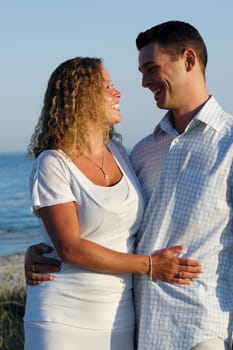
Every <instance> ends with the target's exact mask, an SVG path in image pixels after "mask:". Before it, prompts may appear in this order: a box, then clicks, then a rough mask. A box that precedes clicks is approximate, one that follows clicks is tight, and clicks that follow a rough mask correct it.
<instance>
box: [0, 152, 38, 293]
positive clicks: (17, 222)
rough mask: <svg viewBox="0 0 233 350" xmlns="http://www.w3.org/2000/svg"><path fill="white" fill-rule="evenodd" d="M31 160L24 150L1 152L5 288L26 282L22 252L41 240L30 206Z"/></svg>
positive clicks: (0, 243)
mask: <svg viewBox="0 0 233 350" xmlns="http://www.w3.org/2000/svg"><path fill="white" fill-rule="evenodd" d="M32 162H33V161H32V160H30V159H29V158H28V157H27V154H26V152H25V153H23V152H20V153H0V284H1V289H4V290H6V289H7V290H9V289H10V290H12V289H14V288H20V287H22V286H25V281H24V272H23V261H24V253H25V251H26V249H27V247H28V246H29V245H31V244H34V243H37V242H40V241H41V236H40V233H39V225H38V219H37V218H36V217H35V216H34V215H33V214H32V212H31V209H30V192H29V185H28V183H29V176H30V172H31V167H32Z"/></svg>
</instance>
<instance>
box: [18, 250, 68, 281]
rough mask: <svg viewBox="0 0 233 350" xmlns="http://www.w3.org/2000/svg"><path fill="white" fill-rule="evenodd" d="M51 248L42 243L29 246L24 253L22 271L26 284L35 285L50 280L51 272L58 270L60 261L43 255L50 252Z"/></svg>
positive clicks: (51, 278) (51, 277)
mask: <svg viewBox="0 0 233 350" xmlns="http://www.w3.org/2000/svg"><path fill="white" fill-rule="evenodd" d="M52 250H53V248H51V247H49V246H47V245H46V244H44V243H40V244H35V245H32V246H30V247H29V248H28V249H27V251H26V254H25V260H24V271H25V276H26V283H27V284H28V285H37V284H40V283H41V282H44V281H52V280H53V276H52V275H51V274H50V273H52V272H59V271H60V265H61V262H60V261H59V260H56V259H50V258H46V257H44V256H43V254H45V253H50V252H51V251H52Z"/></svg>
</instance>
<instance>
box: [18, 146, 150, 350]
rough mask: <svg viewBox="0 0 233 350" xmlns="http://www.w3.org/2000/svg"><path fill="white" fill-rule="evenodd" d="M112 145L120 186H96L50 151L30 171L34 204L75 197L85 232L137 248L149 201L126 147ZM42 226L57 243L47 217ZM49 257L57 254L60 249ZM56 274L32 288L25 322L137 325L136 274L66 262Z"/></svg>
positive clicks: (106, 241) (101, 241) (115, 326)
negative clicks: (107, 271) (100, 270)
mask: <svg viewBox="0 0 233 350" xmlns="http://www.w3.org/2000/svg"><path fill="white" fill-rule="evenodd" d="M108 147H109V149H110V151H111V152H112V154H113V155H114V157H115V159H116V161H117V163H118V165H119V166H120V168H121V171H122V173H123V179H122V180H121V181H120V182H119V183H118V184H117V185H115V186H112V187H109V188H103V187H101V186H96V185H94V184H93V183H92V182H91V181H90V180H89V179H88V178H87V177H86V176H85V175H84V174H83V173H82V172H80V171H79V169H78V168H77V167H76V166H75V165H74V164H73V163H72V162H71V160H70V159H69V158H68V157H66V156H65V155H64V154H62V153H61V152H58V151H54V150H49V151H45V152H43V153H42V154H41V155H40V156H39V157H38V158H37V160H36V161H35V165H34V168H33V171H32V176H31V192H32V204H33V207H34V209H35V208H38V207H44V206H49V205H53V204H57V203H65V202H70V201H75V202H76V205H77V209H78V213H79V219H80V224H81V235H82V237H85V238H86V239H89V240H91V241H93V242H96V243H99V244H101V245H104V246H106V247H108V248H111V249H114V250H118V251H121V252H130V253H132V252H133V250H134V241H135V234H136V232H137V230H138V227H139V224H140V221H141V218H142V215H143V210H144V201H143V197H142V194H141V191H140V186H139V184H138V181H137V179H136V176H135V175H134V173H133V171H132V168H131V166H130V163H129V160H128V158H127V155H126V152H125V150H124V149H123V148H122V146H120V145H119V146H118V145H117V144H116V143H115V142H114V143H113V142H111V143H109V145H108ZM118 188H119V191H118V190H116V189H118ZM123 190H124V193H123ZM119 193H120V197H121V199H120V198H119ZM40 225H41V231H42V232H43V235H44V242H45V243H47V244H49V245H53V244H52V242H51V240H50V238H49V236H48V234H47V232H46V230H45V227H44V225H43V223H42V221H40ZM48 256H53V257H57V254H56V252H54V253H51V254H49V255H48ZM54 276H55V279H54V281H52V282H44V283H42V284H40V285H38V286H33V287H32V286H30V287H29V288H28V292H27V303H26V311H25V317H24V320H25V324H26V323H27V324H28V323H31V322H38V321H41V322H44V321H47V322H55V323H60V324H64V325H70V326H71V327H80V328H81V329H89V330H93V332H95V331H99V330H111V329H124V328H130V327H131V328H132V327H133V326H134V308H133V301H132V275H131V274H124V273H121V274H115V275H114V274H103V273H95V272H91V271H88V270H85V269H81V268H79V267H76V266H72V265H70V264H62V265H61V272H60V273H57V274H54ZM77 338H78V337H77ZM77 341H78V340H77V339H75V342H76V344H77ZM99 341H101V338H100V339H99ZM91 347H92V348H93V343H90V348H91ZM56 349H57V348H56ZM70 349H72V348H70ZM75 349H76V348H75ZM86 349H89V348H86ZM109 349H111V348H109Z"/></svg>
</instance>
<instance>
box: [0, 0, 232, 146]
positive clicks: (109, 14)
mask: <svg viewBox="0 0 233 350" xmlns="http://www.w3.org/2000/svg"><path fill="white" fill-rule="evenodd" d="M232 13H233V1H232V0H222V1H219V2H216V3H215V1H212V0H202V1H201V0H196V1H195V2H192V1H191V2H188V1H183V0H181V1H179V0H177V1H174V0H171V1H156V0H153V1H152V0H146V1H137V0H135V1H130V0H128V1H127V0H124V1H123V0H118V1H115V2H114V1H110V0H109V1H105V0H103V1H101V0H99V1H95V0H89V1H83V0H82V1H80V0H56V1H55V0H47V1H33V0H30V1H29V0H21V1H19V0H15V1H13V0H5V1H4V0H0V45H1V60H0V62H1V68H0V74H1V79H0V95H1V112H0V121H1V128H0V152H8V151H25V150H26V148H27V145H28V142H29V140H30V136H31V134H32V132H33V128H34V126H35V124H36V121H37V119H38V117H39V114H40V110H41V107H42V100H43V95H44V92H45V89H46V85H47V81H48V79H49V76H50V74H51V73H52V71H53V70H54V69H55V67H56V66H57V65H58V64H60V63H61V62H62V61H64V60H66V59H68V58H71V57H75V56H96V57H101V58H103V60H104V64H105V67H106V68H107V69H108V71H109V73H110V75H111V77H112V80H113V83H114V85H115V86H116V87H117V88H118V89H119V90H120V91H121V93H122V99H121V111H122V114H123V118H124V120H123V122H122V123H121V125H120V126H119V127H118V128H117V129H118V131H120V132H121V133H122V135H123V140H124V144H125V145H126V146H127V147H128V148H130V147H132V146H133V145H134V144H135V143H136V142H137V141H138V140H139V139H140V138H142V137H144V136H145V135H146V134H148V133H150V132H151V131H152V130H153V128H154V126H155V125H156V123H157V122H158V121H159V120H160V119H161V117H162V116H163V114H164V111H162V110H159V109H157V107H156V105H155V102H154V99H153V96H152V94H151V93H150V92H149V91H147V90H145V89H143V88H142V87H141V76H140V73H139V72H138V62H137V57H138V53H137V50H136V47H135V38H136V36H137V34H138V33H139V32H140V31H143V30H145V29H147V28H149V27H151V26H153V25H155V24H157V23H160V22H163V21H167V20H171V19H178V20H184V21H187V22H190V23H191V24H193V25H194V26H195V27H197V29H198V30H199V31H200V33H201V34H202V36H203V38H204V40H205V42H206V44H207V48H208V53H209V63H208V68H207V86H208V90H209V93H210V94H214V95H215V97H216V98H217V100H218V101H219V102H220V103H221V105H222V106H223V108H224V109H225V110H227V111H228V112H230V113H232V114H233V104H232V100H233V87H232V79H233V63H232V60H233V58H232V57H233V40H232V36H233V21H232Z"/></svg>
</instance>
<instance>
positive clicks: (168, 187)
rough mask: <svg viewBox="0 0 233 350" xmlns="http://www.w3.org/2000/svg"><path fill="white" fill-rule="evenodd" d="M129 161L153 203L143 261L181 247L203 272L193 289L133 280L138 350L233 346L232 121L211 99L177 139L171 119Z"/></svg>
mask: <svg viewBox="0 0 233 350" xmlns="http://www.w3.org/2000/svg"><path fill="white" fill-rule="evenodd" d="M131 160H132V164H133V167H134V169H135V171H136V173H137V175H138V178H139V180H140V182H141V184H142V186H143V189H144V191H145V193H146V197H147V200H148V206H147V209H146V212H145V216H144V219H143V222H142V225H141V228H140V231H139V235H138V245H137V253H139V254H150V253H152V252H153V251H156V250H159V249H161V248H165V247H171V246H174V245H177V244H182V245H183V246H184V247H185V253H184V254H183V256H184V257H189V258H192V259H197V260H199V261H200V262H201V263H202V266H203V269H204V273H203V274H202V275H201V276H200V278H199V279H198V280H195V281H194V283H193V285H192V286H181V285H177V284H169V283H165V282H161V281H158V280H157V281H153V282H150V281H148V279H147V277H146V276H144V275H137V276H136V277H135V300H136V314H137V321H138V328H139V330H138V350H170V349H173V350H189V349H190V348H191V347H193V346H195V345H196V344H198V343H199V342H202V341H204V340H207V339H209V338H215V337H221V338H223V339H225V340H226V339H227V338H228V337H230V338H231V332H232V327H233V322H232V320H230V313H229V312H230V311H231V310H232V309H233V117H232V116H231V115H229V114H227V113H225V112H224V111H223V110H222V109H221V107H220V106H219V104H218V103H217V101H216V100H215V99H214V97H211V98H210V99H209V100H208V101H207V102H206V104H205V105H204V106H203V107H202V109H201V110H200V111H199V112H198V113H197V115H196V116H195V118H194V119H193V120H192V121H191V122H190V123H189V125H188V127H187V128H186V130H185V132H184V133H182V134H181V135H179V134H178V133H177V132H176V130H175V129H174V128H173V127H172V125H171V123H170V113H169V112H168V113H167V114H166V115H165V117H164V118H163V119H162V121H161V122H160V124H159V125H158V126H157V127H156V129H155V131H154V133H153V134H152V135H150V136H148V137H146V138H145V139H143V140H142V141H140V142H139V143H138V144H137V145H136V146H135V148H134V150H133V152H132V157H131ZM227 341H228V342H229V344H230V342H231V340H230V341H229V340H227Z"/></svg>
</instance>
